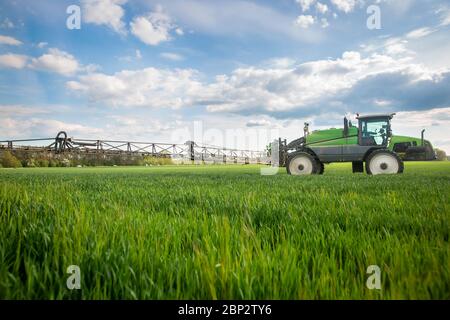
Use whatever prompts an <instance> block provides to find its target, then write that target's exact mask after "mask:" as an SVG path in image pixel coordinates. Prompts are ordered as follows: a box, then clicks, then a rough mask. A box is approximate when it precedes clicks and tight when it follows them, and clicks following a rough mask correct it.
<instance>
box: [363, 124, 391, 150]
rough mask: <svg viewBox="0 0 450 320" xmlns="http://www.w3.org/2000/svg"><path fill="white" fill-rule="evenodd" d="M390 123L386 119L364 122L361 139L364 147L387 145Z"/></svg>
mask: <svg viewBox="0 0 450 320" xmlns="http://www.w3.org/2000/svg"><path fill="white" fill-rule="evenodd" d="M388 132H389V121H388V120H386V119H369V120H362V123H361V137H362V139H361V140H362V144H363V145H378V146H380V145H386V144H387V138H388Z"/></svg>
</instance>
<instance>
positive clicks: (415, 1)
mask: <svg viewBox="0 0 450 320" xmlns="http://www.w3.org/2000/svg"><path fill="white" fill-rule="evenodd" d="M78 9H79V10H78ZM77 10H78V11H77ZM78 13H79V15H78ZM77 22H79V25H77ZM78 27H79V28H78ZM449 40H450V3H449V2H448V1H444V0H420V1H419V0H278V1H266V0H261V1H251V0H227V1H225V0H222V1H218V0H165V1H153V0H79V1H77V0H67V1H66V0H40V1H26V0H10V1H2V2H1V3H0V140H6V139H19V138H46V137H54V136H56V134H57V133H58V131H61V130H64V131H67V133H68V134H69V136H71V137H75V138H80V139H81V138H84V139H121V140H134V141H146V142H170V143H184V142H185V141H187V140H194V141H195V142H197V143H198V144H211V145H218V146H225V147H237V148H245V149H253V150H263V149H264V147H265V146H266V145H267V144H268V143H269V142H270V141H271V140H272V139H274V138H277V137H282V138H285V139H287V140H288V141H290V140H293V139H296V138H298V137H299V136H301V135H302V132H303V123H304V122H306V121H307V122H310V124H311V126H310V128H311V129H312V130H314V129H323V128H329V127H341V126H342V124H343V120H342V119H343V117H344V116H347V117H348V118H349V119H354V118H355V115H356V113H359V114H373V113H377V114H378V113H392V112H395V113H396V116H395V117H394V120H393V131H394V134H400V135H409V136H416V137H420V131H421V130H422V129H426V131H425V137H426V138H427V139H429V140H430V141H431V142H432V144H433V145H434V146H435V147H438V148H441V149H443V150H445V151H446V152H447V154H450V41H449Z"/></svg>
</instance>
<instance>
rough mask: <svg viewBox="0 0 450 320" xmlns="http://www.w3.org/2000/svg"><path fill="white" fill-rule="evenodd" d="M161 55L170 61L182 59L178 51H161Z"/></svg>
mask: <svg viewBox="0 0 450 320" xmlns="http://www.w3.org/2000/svg"><path fill="white" fill-rule="evenodd" d="M161 57H163V58H164V59H168V60H172V61H181V60H183V59H184V58H183V56H182V55H179V54H178V53H172V52H163V53H161Z"/></svg>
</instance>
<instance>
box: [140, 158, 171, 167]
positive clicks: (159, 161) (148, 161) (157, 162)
mask: <svg viewBox="0 0 450 320" xmlns="http://www.w3.org/2000/svg"><path fill="white" fill-rule="evenodd" d="M143 163H144V164H145V165H149V166H166V165H171V164H173V161H172V158H169V157H167V158H166V157H153V156H146V157H144V160H143Z"/></svg>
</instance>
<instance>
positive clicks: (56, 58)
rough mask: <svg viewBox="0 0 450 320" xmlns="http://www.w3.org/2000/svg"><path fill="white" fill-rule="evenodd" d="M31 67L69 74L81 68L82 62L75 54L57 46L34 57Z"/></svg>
mask: <svg viewBox="0 0 450 320" xmlns="http://www.w3.org/2000/svg"><path fill="white" fill-rule="evenodd" d="M30 67H31V68H33V69H37V70H42V71H48V72H56V73H59V74H62V75H65V76H69V75H73V74H74V73H75V72H77V71H78V70H79V69H80V64H79V63H78V61H77V60H76V59H75V57H74V56H73V55H71V54H69V53H67V52H65V51H61V50H59V49H56V48H50V49H49V50H48V52H47V53H46V54H43V55H42V56H40V57H38V58H33V59H32V61H31V64H30Z"/></svg>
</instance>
